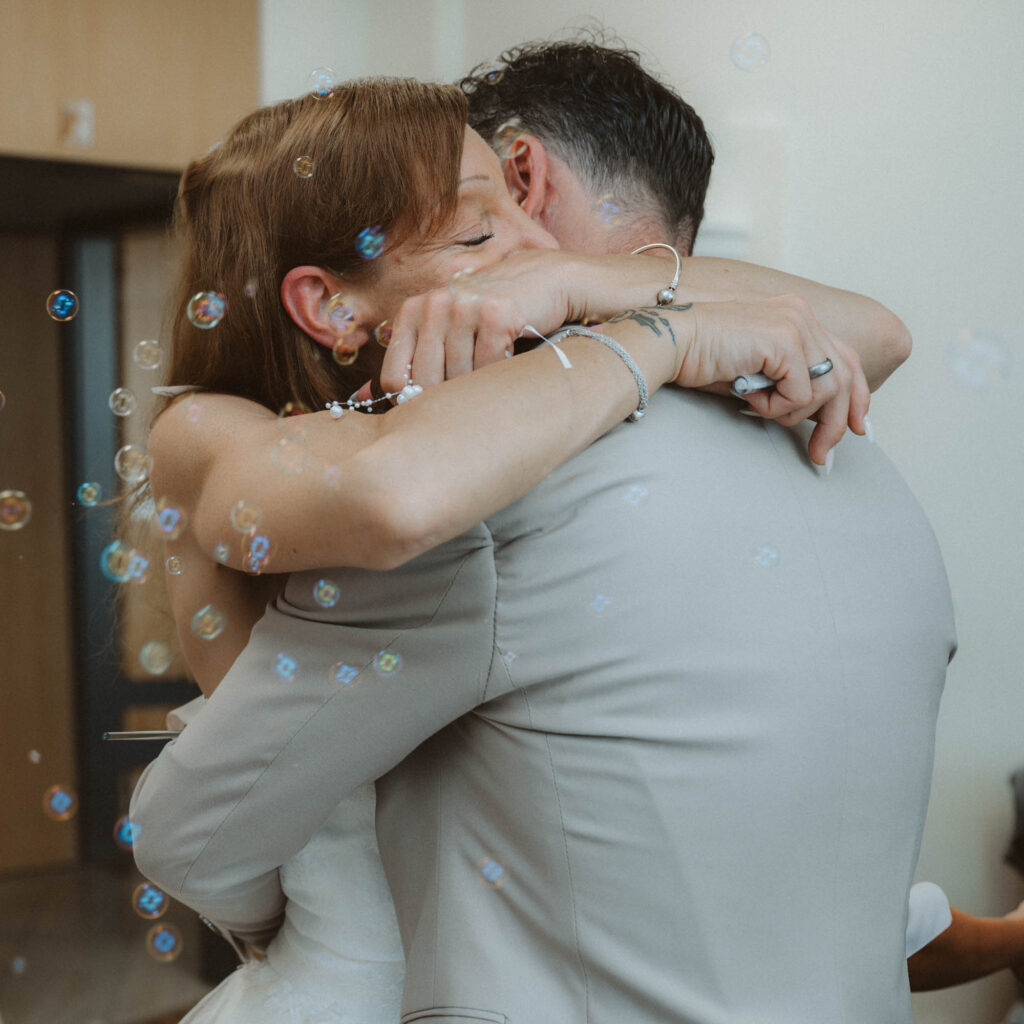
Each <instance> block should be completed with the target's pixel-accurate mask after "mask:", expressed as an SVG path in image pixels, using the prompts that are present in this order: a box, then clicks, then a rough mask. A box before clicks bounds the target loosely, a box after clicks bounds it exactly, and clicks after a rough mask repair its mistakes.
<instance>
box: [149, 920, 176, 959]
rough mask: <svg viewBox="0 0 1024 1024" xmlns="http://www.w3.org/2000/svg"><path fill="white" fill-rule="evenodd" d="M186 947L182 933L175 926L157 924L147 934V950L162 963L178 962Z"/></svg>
mask: <svg viewBox="0 0 1024 1024" xmlns="http://www.w3.org/2000/svg"><path fill="white" fill-rule="evenodd" d="M184 945H185V943H184V940H183V939H182V937H181V932H179V931H178V929H177V928H175V927H174V925H173V924H155V925H153V927H152V928H150V929H149V931H148V932H147V933H146V950H147V951H148V952H149V955H150V956H151V957H152V958H153V959H154V960H159V961H160V962H161V963H165V964H166V963H170V962H171V961H172V960H177V959H178V957H179V956H180V955H181V951H182V949H183V948H184Z"/></svg>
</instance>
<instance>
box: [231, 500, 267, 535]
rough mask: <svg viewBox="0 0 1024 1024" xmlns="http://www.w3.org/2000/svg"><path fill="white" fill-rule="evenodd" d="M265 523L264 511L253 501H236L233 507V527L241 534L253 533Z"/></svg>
mask: <svg viewBox="0 0 1024 1024" xmlns="http://www.w3.org/2000/svg"><path fill="white" fill-rule="evenodd" d="M262 522H263V511H262V509H261V508H260V507H259V506H258V505H256V504H254V503H253V502H251V501H236V502H235V503H234V505H232V506H231V525H232V526H233V527H234V528H235V529H236V530H237V531H238V532H239V533H246V534H248V533H252V531H253V530H258V529H259V527H260V523H262Z"/></svg>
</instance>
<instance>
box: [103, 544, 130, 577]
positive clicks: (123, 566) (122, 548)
mask: <svg viewBox="0 0 1024 1024" xmlns="http://www.w3.org/2000/svg"><path fill="white" fill-rule="evenodd" d="M133 554H134V551H133V550H132V548H130V547H129V546H128V545H127V544H125V542H124V541H122V540H115V541H111V542H110V543H109V544H108V545H107V546H106V547H105V548H104V549H103V551H102V552H101V553H100V572H102V573H103V575H104V576H106V578H107V579H108V580H110V581H111V582H112V583H126V582H127V581H128V570H129V566H130V565H131V561H132V555H133Z"/></svg>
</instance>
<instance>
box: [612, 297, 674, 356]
mask: <svg viewBox="0 0 1024 1024" xmlns="http://www.w3.org/2000/svg"><path fill="white" fill-rule="evenodd" d="M692 306H693V303H692V302H685V303H682V304H681V305H673V306H651V307H650V308H649V309H625V310H623V311H622V312H621V313H617V314H616V315H615V316H613V317H612V318H611V319H610V320H609V321H608V323H610V324H618V323H622V321H623V320H633V321H635V322H636V323H638V324H640V326H641V327H646V328H647V329H648V330H649V331H653V332H654V334H655V336H656V337H658V338H661V337H663V336H664V335H663V334H662V332H661V328H662V327H664V328H665V330H666V331H667V332H668V336H669V338H670V339H671V341H672V347H673V348H675V347H677V346H676V332H675V331H673V330H672V325H671V324H670V323H669V322H668V320H666V319H665V317H663V316H662V315H661V313H662V311H664V312H670V313H685V312H686V311H687V310H688V309H690V308H691V307H692Z"/></svg>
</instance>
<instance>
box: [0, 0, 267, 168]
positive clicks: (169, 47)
mask: <svg viewBox="0 0 1024 1024" xmlns="http://www.w3.org/2000/svg"><path fill="white" fill-rule="evenodd" d="M258 96H259V3H258V0H218V2H217V3H216V4H210V3H203V2H200V0H175V2H167V0H35V2H33V0H5V2H4V3H3V4H2V6H0V155H2V154H7V155H12V156H31V157H41V158H45V159H57V160H73V161H79V162H88V163H101V164H111V165H116V166H127V167H146V168H154V169H164V170H178V169H181V168H183V167H184V166H185V164H186V163H188V161H189V160H190V159H192V158H193V157H195V156H198V155H199V154H201V153H203V152H204V151H205V150H206V149H208V148H209V147H210V146H211V145H212V144H213V143H215V142H216V141H217V140H218V139H219V138H220V136H221V135H222V134H223V132H224V131H225V130H226V129H227V128H229V127H230V126H231V125H232V124H233V123H234V122H235V121H237V120H238V118H240V117H241V116H242V115H243V114H245V113H247V112H248V111H250V110H252V109H253V108H254V107H255V106H256V105H257V102H258Z"/></svg>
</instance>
